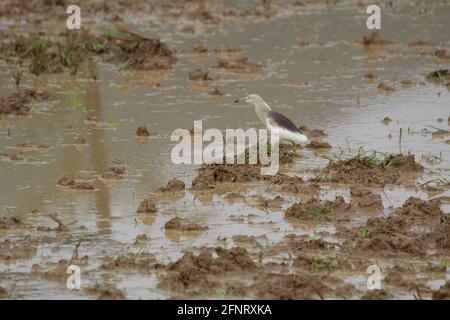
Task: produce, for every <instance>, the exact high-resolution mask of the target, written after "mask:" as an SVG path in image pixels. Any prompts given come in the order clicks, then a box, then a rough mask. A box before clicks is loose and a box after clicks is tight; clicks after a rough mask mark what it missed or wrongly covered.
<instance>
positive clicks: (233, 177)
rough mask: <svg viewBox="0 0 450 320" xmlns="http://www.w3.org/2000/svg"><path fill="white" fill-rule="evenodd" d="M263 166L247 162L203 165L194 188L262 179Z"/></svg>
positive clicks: (194, 181)
mask: <svg viewBox="0 0 450 320" xmlns="http://www.w3.org/2000/svg"><path fill="white" fill-rule="evenodd" d="M260 170H261V168H260V166H258V165H247V164H235V165H227V164H209V165H203V166H202V167H201V168H200V169H199V171H198V175H197V177H195V179H194V180H193V181H192V189H194V190H201V189H211V188H215V187H216V184H217V183H223V182H233V183H236V182H237V183H247V182H255V181H257V180H260V179H261V172H260Z"/></svg>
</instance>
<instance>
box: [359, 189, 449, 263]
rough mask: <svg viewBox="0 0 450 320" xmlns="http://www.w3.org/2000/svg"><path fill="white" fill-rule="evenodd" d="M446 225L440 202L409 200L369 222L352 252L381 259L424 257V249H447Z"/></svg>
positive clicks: (435, 200) (447, 229)
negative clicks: (404, 255) (377, 255)
mask: <svg viewBox="0 0 450 320" xmlns="http://www.w3.org/2000/svg"><path fill="white" fill-rule="evenodd" d="M449 236H450V234H449V224H448V222H447V221H446V219H445V216H444V214H443V212H442V210H441V209H440V201H439V200H438V199H433V200H430V201H425V200H420V199H417V198H414V197H411V198H409V199H407V200H406V201H405V203H404V204H403V206H402V207H401V208H397V209H395V210H393V211H392V212H391V214H390V215H389V216H388V217H386V218H371V219H369V220H368V221H367V223H366V225H365V227H364V229H362V230H361V231H360V233H359V236H358V238H357V239H356V244H355V249H357V250H361V251H362V252H364V251H370V252H374V253H377V254H381V255H388V256H389V255H395V254H397V253H405V254H409V255H415V256H417V255H424V254H425V251H426V249H427V248H428V247H436V246H437V247H438V248H439V247H441V248H446V246H448V245H449V240H448V239H449Z"/></svg>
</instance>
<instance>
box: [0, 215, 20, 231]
mask: <svg viewBox="0 0 450 320" xmlns="http://www.w3.org/2000/svg"><path fill="white" fill-rule="evenodd" d="M22 224H23V222H22V220H21V219H20V218H18V217H0V229H11V228H14V227H18V226H21V225H22Z"/></svg>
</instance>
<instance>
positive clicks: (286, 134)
mask: <svg viewBox="0 0 450 320" xmlns="http://www.w3.org/2000/svg"><path fill="white" fill-rule="evenodd" d="M235 102H247V103H253V104H254V105H255V111H256V115H257V116H258V118H259V120H261V122H262V123H263V124H264V125H265V126H266V128H267V129H268V130H273V129H278V130H279V131H278V132H279V136H280V140H281V142H286V141H289V142H291V143H293V144H306V143H307V142H308V138H307V137H306V136H305V135H304V134H303V133H302V132H301V131H300V130H299V129H298V128H297V126H296V125H295V124H294V123H293V122H292V121H291V120H289V118H287V117H286V116H284V115H282V114H281V113H278V112H275V111H272V110H271V109H270V107H269V105H268V104H267V103H266V102H265V101H264V100H263V99H262V98H261V97H260V96H258V95H257V94H251V95H248V96H246V97H244V98H241V99H238V100H236V101H235Z"/></svg>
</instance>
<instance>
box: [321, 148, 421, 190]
mask: <svg viewBox="0 0 450 320" xmlns="http://www.w3.org/2000/svg"><path fill="white" fill-rule="evenodd" d="M422 170H423V167H422V166H421V165H420V164H417V163H416V162H415V158H414V155H390V156H387V157H385V158H384V159H380V158H378V156H377V155H376V154H375V153H374V154H373V155H371V156H364V157H361V156H357V157H355V158H351V159H349V160H341V161H337V162H334V161H332V162H330V163H329V165H328V166H327V168H325V170H324V172H322V173H321V174H319V175H318V177H317V180H318V181H329V182H340V183H346V184H351V185H354V184H363V185H366V186H371V187H376V186H383V185H385V184H396V183H398V182H399V179H400V173H403V172H405V173H406V172H421V171H422Z"/></svg>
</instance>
